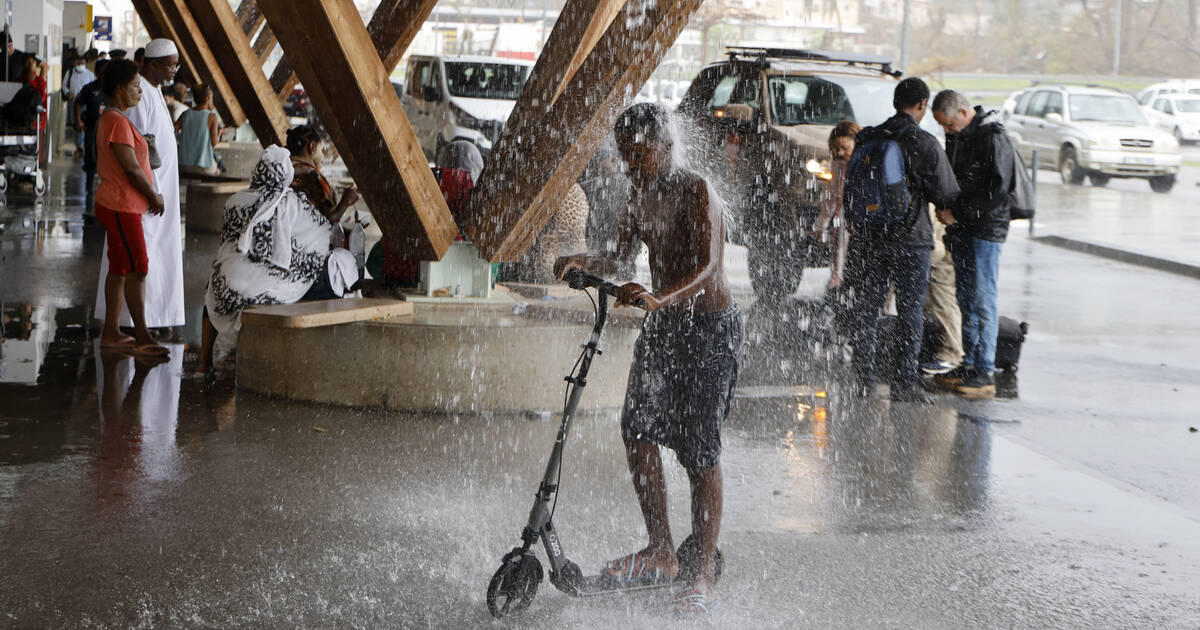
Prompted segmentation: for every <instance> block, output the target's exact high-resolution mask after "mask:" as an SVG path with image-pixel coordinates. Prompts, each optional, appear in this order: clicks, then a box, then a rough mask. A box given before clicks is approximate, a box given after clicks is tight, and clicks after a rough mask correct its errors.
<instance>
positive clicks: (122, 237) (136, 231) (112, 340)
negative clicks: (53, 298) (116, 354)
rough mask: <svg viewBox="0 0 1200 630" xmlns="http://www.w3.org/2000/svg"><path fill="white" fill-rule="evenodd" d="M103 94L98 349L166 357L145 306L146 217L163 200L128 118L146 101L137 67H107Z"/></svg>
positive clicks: (99, 150)
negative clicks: (103, 240) (124, 312)
mask: <svg viewBox="0 0 1200 630" xmlns="http://www.w3.org/2000/svg"><path fill="white" fill-rule="evenodd" d="M101 91H103V92H104V96H105V97H106V98H107V99H108V109H107V110H105V112H104V115H102V116H101V117H100V122H99V123H98V124H97V126H96V153H97V155H96V157H97V164H96V166H97V171H98V172H99V174H100V186H99V187H98V188H97V189H96V219H97V220H98V221H99V223H100V225H102V226H104V231H105V234H106V235H107V239H108V277H107V278H105V281H104V299H105V304H106V305H107V309H106V312H105V317H104V331H103V332H102V333H100V347H101V348H102V349H105V350H110V349H128V350H132V351H133V352H135V353H137V354H146V355H155V356H162V355H166V354H167V353H168V350H167V348H166V347H165V346H161V345H159V344H158V342H157V341H156V340H155V339H154V337H153V336H152V335H151V334H150V331H149V329H147V328H146V317H145V310H144V304H143V303H144V301H145V295H146V273H147V271H149V259H148V258H147V256H146V239H145V236H144V234H143V233H142V215H144V214H146V213H147V212H150V213H151V214H162V212H163V198H162V195H160V194H158V193H157V192H156V191H155V190H154V184H153V183H151V182H153V181H154V176H153V175H152V174H151V171H150V147H149V145H147V144H146V139H145V138H143V137H142V134H141V133H139V132H138V130H137V129H136V128H134V126H133V123H132V122H130V121H129V119H128V118H126V117H125V110H126V109H129V108H130V107H134V106H136V105H137V104H138V102H139V101H141V100H142V88H141V86H140V85H139V78H138V69H137V65H136V64H134V63H133V62H132V61H127V60H124V59H121V60H117V61H113V62H112V63H110V64H108V67H107V68H105V71H104V78H103V79H102V83H101ZM122 306H126V307H128V309H129V317H130V319H132V320H133V327H134V335H133V336H132V337H130V336H129V335H126V334H124V333H122V332H121V330H120V328H118V324H119V322H120V321H121V309H122Z"/></svg>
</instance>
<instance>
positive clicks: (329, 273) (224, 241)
mask: <svg viewBox="0 0 1200 630" xmlns="http://www.w3.org/2000/svg"><path fill="white" fill-rule="evenodd" d="M293 175H294V171H293V169H292V160H291V156H290V155H289V154H288V151H287V149H284V148H283V147H279V146H272V147H268V148H267V150H266V151H264V152H263V155H262V157H261V158H260V159H259V161H258V164H257V165H256V166H255V167H254V173H253V174H252V175H251V178H250V188H248V189H246V190H243V191H241V192H238V193H235V194H234V195H233V196H232V197H230V198H229V201H228V202H226V204H225V218H224V222H223V224H222V226H221V245H220V247H219V248H218V249H217V259H216V260H215V261H213V271H212V277H211V278H210V279H209V281H208V288H207V290H206V291H205V295H204V306H205V316H204V338H203V341H202V345H201V348H200V364H199V365H198V366H197V371H200V372H204V371H207V370H208V368H209V367H211V366H212V361H213V355H214V354H215V355H216V356H217V358H218V359H219V358H221V357H223V356H225V355H226V354H228V353H229V351H230V350H232V349H233V348H234V347H235V346H236V345H237V333H238V330H240V329H241V325H242V310H243V309H245V308H246V307H248V306H255V305H259V304H291V303H294V302H298V301H300V299H301V298H303V297H304V296H305V294H306V293H308V291H309V289H310V288H311V287H312V286H313V284H314V283H316V282H318V281H322V283H323V282H324V281H325V280H326V278H328V283H329V285H330V286H331V287H332V290H333V293H334V294H335V295H342V294H344V293H345V292H347V291H348V290H349V289H350V285H352V284H353V283H354V282H355V281H357V280H358V271H357V267H356V265H355V262H354V257H353V256H352V255H351V254H350V252H348V251H346V250H344V249H340V248H339V249H334V250H333V251H332V252H331V251H330V246H329V230H330V228H331V227H332V224H331V223H330V221H329V219H328V218H326V217H325V215H323V214H322V213H321V212H320V211H318V210H317V209H316V208H315V207H313V205H312V204H311V203H310V202H309V201H308V198H307V197H305V196H304V195H302V194H299V193H297V192H296V191H295V190H293V189H292V188H291V183H292V178H293ZM351 271H353V273H350V272H351Z"/></svg>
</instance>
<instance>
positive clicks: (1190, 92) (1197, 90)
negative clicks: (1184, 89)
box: [1188, 88, 1200, 94]
mask: <svg viewBox="0 0 1200 630" xmlns="http://www.w3.org/2000/svg"><path fill="white" fill-rule="evenodd" d="M1188 94H1200V88H1192V89H1190V90H1188Z"/></svg>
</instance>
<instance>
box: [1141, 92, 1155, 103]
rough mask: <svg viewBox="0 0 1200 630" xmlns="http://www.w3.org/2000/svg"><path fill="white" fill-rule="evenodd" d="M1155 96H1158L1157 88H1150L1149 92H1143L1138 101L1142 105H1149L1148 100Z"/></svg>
mask: <svg viewBox="0 0 1200 630" xmlns="http://www.w3.org/2000/svg"><path fill="white" fill-rule="evenodd" d="M1155 96H1158V90H1150V91H1149V92H1146V93H1145V94H1143V95H1142V98H1140V99H1138V103H1140V104H1142V105H1149V104H1150V101H1152V100H1154V97H1155Z"/></svg>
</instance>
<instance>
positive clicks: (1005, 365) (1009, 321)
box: [996, 315, 1029, 372]
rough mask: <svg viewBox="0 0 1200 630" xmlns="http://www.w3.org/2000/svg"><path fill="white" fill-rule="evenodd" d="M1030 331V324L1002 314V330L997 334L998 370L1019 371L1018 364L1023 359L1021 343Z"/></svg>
mask: <svg viewBox="0 0 1200 630" xmlns="http://www.w3.org/2000/svg"><path fill="white" fill-rule="evenodd" d="M1028 332H1029V324H1027V323H1025V322H1018V321H1017V320H1015V319H1013V318H1011V317H1004V316H1003V315H1001V316H1000V332H999V333H997V335H996V369H997V370H1003V371H1005V372H1016V371H1017V364H1018V363H1020V361H1021V345H1022V344H1024V343H1025V334H1026V333H1028Z"/></svg>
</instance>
